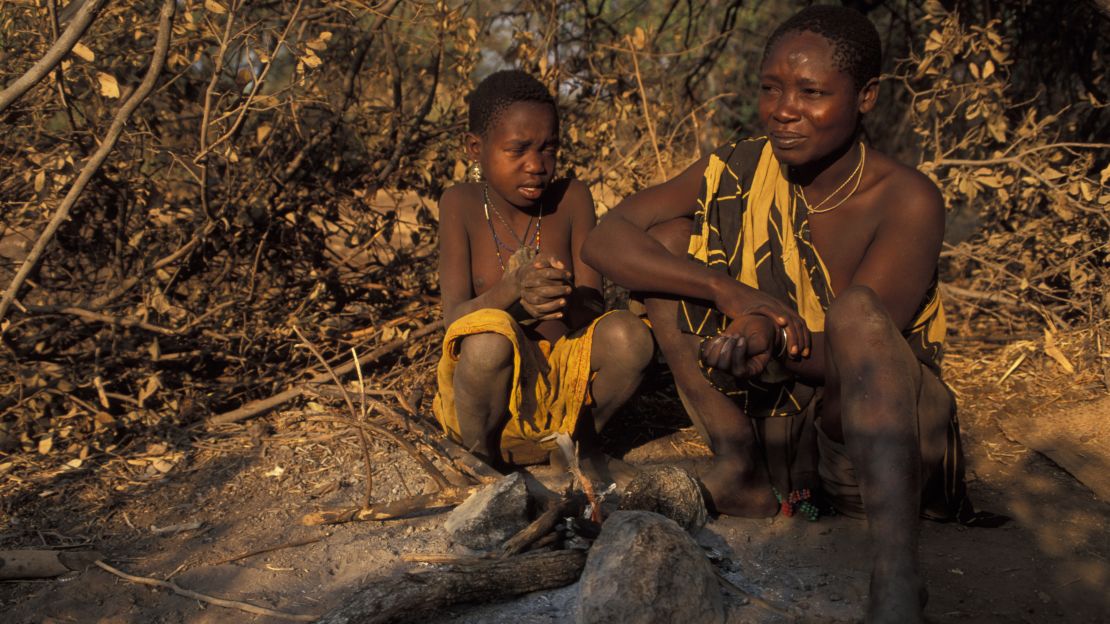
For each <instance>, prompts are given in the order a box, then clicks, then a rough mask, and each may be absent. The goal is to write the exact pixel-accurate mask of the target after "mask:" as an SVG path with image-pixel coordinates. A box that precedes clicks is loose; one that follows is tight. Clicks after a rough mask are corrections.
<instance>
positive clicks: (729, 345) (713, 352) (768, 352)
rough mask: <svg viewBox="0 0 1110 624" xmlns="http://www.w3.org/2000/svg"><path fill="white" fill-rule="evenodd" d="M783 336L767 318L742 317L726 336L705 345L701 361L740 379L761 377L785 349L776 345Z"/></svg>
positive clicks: (723, 334) (731, 326) (750, 315)
mask: <svg viewBox="0 0 1110 624" xmlns="http://www.w3.org/2000/svg"><path fill="white" fill-rule="evenodd" d="M781 333H782V332H781V330H780V329H779V328H778V326H777V325H775V323H774V321H772V320H771V319H770V318H769V317H767V316H763V315H761V314H749V315H747V316H743V317H740V318H738V319H736V320H734V321H733V322H732V323H730V324H729V326H728V327H727V328H725V331H724V332H723V333H721V334H719V335H717V336H714V337H713V338H707V339H706V340H703V341H702V345H701V353H700V355H701V360H702V362H703V363H704V364H705V365H706V366H710V367H712V368H716V369H719V370H722V371H725V372H728V373H731V374H732V375H733V376H734V377H736V378H738V379H747V378H749V377H758V376H759V375H761V374H762V373H763V369H764V368H766V366H767V363H768V362H770V361H771V358H772V357H773V356H774V354H775V353H777V352H778V351H777V350H778V349H779V348H781V346H782V345H781V344H776V343H777V342H779V341H778V340H776V338H778V337H779V334H781Z"/></svg>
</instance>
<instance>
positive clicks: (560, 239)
mask: <svg viewBox="0 0 1110 624" xmlns="http://www.w3.org/2000/svg"><path fill="white" fill-rule="evenodd" d="M469 122H470V131H469V132H468V133H467V134H466V137H465V150H466V154H467V157H468V158H469V159H471V161H472V162H474V163H475V164H476V165H477V167H476V168H478V169H480V180H478V181H472V182H468V183H465V184H459V185H457V186H453V187H451V188H449V189H447V190H446V191H445V192H444V193H443V197H442V198H441V199H440V204H439V208H440V222H439V245H440V265H439V277H440V290H441V292H442V301H443V314H444V320H445V322H446V324H447V326H448V328H447V335H446V336H445V337H444V340H443V355H442V357H441V359H440V362H439V367H438V382H439V392H438V394H437V395H436V398H435V404H434V409H435V414H436V418H437V419H438V420H439V422H440V424H441V425H442V426H443V428H444V431H445V432H446V433H447V434H448V435H449V436H451V437H452V438H454V439H456V440H458V441H460V442H461V443H462V444H463V445H464V446H465V447H467V448H468V449H470V450H472V451H473V452H474V453H475V454H477V455H479V456H481V457H482V458H483V459H485V460H486V461H488V462H489V463H490V464H491V465H493V466H495V467H498V468H501V469H504V468H506V467H507V465H522V464H531V463H537V462H540V461H542V460H543V459H545V458H546V457H547V456H548V454H549V453H551V452H552V451H553V450H554V449H555V448H556V447H555V443H554V441H553V440H552V439H550V436H551V435H552V434H556V433H566V434H568V435H571V436H573V437H575V439H576V440H578V441H579V442H580V443H581V450H582V454H583V457H582V463H583V469H585V470H587V471H588V472H589V471H592V473H593V474H592V475H591V476H592V477H594V478H598V477H602V478H610V477H612V476H615V475H613V473H612V470H614V469H615V466H612V465H610V464H607V463H606V462H605V461H604V456H602V455H601V454H600V453H599V452H598V451H597V446H596V441H595V439H594V436H595V435H596V433H597V432H598V431H600V430H601V428H602V427H604V426H605V423H606V422H607V420H608V419H609V417H610V416H612V415H613V413H614V412H615V411H616V410H617V408H618V407H620V405H621V404H623V403H624V402H625V401H626V400H627V399H628V398H629V397H630V396H631V395H632V392H633V391H634V390H635V389H636V386H637V385H638V384H639V382H640V379H641V377H642V376H643V370H644V367H645V366H646V365H647V363H648V361H649V360H650V358H651V355H652V350H653V343H652V338H651V335H650V333H649V331H648V330H647V328H646V327H645V326H644V324H643V322H642V321H640V320H639V319H638V318H637V317H636V316H634V315H632V314H631V313H629V312H627V311H612V312H609V313H606V314H603V313H602V311H603V309H604V302H603V299H602V296H601V292H600V291H601V276H600V275H599V274H598V273H597V271H595V270H593V269H592V268H590V267H589V266H587V265H585V264H583V263H582V260H581V258H580V257H579V251H580V250H581V248H582V242H583V241H584V240H585V238H586V235H587V234H588V233H589V232H590V230H592V229H593V228H594V225H595V223H596V216H595V213H594V207H593V200H592V198H591V197H590V193H589V190H588V189H587V188H586V186H585V185H584V184H582V183H581V182H579V181H577V180H566V179H561V180H556V179H555V156H556V153H557V151H558V148H559V119H558V115H557V112H556V109H555V100H554V98H553V97H552V96H551V94H550V93H549V92H548V91H547V89H546V88H545V87H544V86H543V85H542V84H541V83H540V82H539V81H538V80H536V79H535V78H533V77H532V76H530V75H528V74H526V73H524V72H521V71H515V70H510V71H500V72H497V73H495V74H493V75H491V76H489V77H488V78H486V79H485V80H483V81H482V82H481V83H480V84H479V85H478V87H477V89H475V91H474V93H472V94H471V97H470V114H469ZM474 168H475V167H474V166H472V169H474Z"/></svg>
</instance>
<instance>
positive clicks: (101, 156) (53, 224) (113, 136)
mask: <svg viewBox="0 0 1110 624" xmlns="http://www.w3.org/2000/svg"><path fill="white" fill-rule="evenodd" d="M88 4H96V5H99V2H95V1H91V2H89V3H88ZM176 6H177V5H176V3H175V2H174V0H165V2H163V3H162V11H161V13H160V14H159V18H158V35H157V38H156V40H155V44H154V54H153V56H152V57H151V60H150V67H149V68H148V69H147V72H146V76H144V77H143V81H142V83H141V84H139V88H138V89H136V90H135V92H134V93H132V94H131V97H129V98H127V101H126V102H124V103H123V106H121V107H120V109H119V110H118V111H117V112H116V116H115V118H113V119H112V125H111V127H109V128H108V132H107V133H105V135H104V138H103V139H102V140H101V142H100V147H98V148H97V150H96V152H94V153H93V155H92V157H91V158H89V160H88V162H86V163H85V166H84V167H82V168H81V174H80V175H79V176H77V181H75V182H74V183H73V186H71V187H70V188H69V192H68V193H66V196H65V199H63V200H62V203H61V204H59V205H58V208H57V210H55V211H54V216H53V217H51V219H50V222H49V223H48V224H47V225H46V229H44V230H43V231H42V234H40V235H39V238H38V240H37V241H35V246H34V247H32V248H31V251H30V252H29V253H28V254H27V259H26V260H24V261H23V265H22V266H21V267H19V271H18V272H16V274H15V277H14V278H12V283H11V284H10V285H9V286H8V290H7V291H5V292H4V297H3V299H2V300H0V319H3V318H4V315H5V314H7V312H8V308H9V307H11V305H12V301H14V300H15V297H16V295H17V294H18V292H19V288H20V287H21V286H22V285H23V282H24V280H26V279H27V276H28V275H30V274H31V270H32V269H34V268H35V265H36V264H37V263H38V261H39V258H40V257H41V256H42V254H43V252H44V251H45V250H46V246H47V245H48V244H50V241H51V240H52V239H53V238H54V233H55V232H57V231H58V228H59V227H61V225H62V223H63V222H64V221H65V220H66V219H67V218H68V217H69V211H70V209H72V208H73V205H74V204H75V203H77V199H78V198H79V197H80V196H81V192H82V191H84V190H85V186H86V185H87V184H88V183H89V180H91V179H92V177H93V175H94V174H95V173H96V172H97V170H98V169H100V165H102V164H104V160H105V159H106V158H108V154H109V153H110V152H111V151H112V149H113V148H114V147H115V146H116V141H118V140H119V136H120V134H121V133H122V132H123V127H124V126H125V125H126V124H127V120H128V119H129V118H130V117H131V114H132V113H134V112H135V109H136V108H138V107H139V104H141V103H142V101H143V100H144V99H146V96H147V95H148V94H150V92H151V90H152V89H154V83H155V82H156V81H157V79H158V74H160V73H162V65H163V64H164V63H165V61H166V52H167V51H168V50H169V46H170V26H171V24H172V23H173V14H174V10H175V8H176ZM82 10H84V7H82ZM89 19H91V17H90V18H89ZM76 22H77V20H74V23H76ZM86 25H87V24H86ZM70 28H73V25H72V24H71V25H70ZM66 32H67V33H68V32H69V29H66ZM77 36H79V35H77ZM64 39H65V36H64V35H63V39H61V40H59V41H62V40H64ZM76 41H77V39H76V37H75V38H74V39H73V42H71V43H70V47H72V45H73V43H76ZM67 50H68V49H67ZM47 71H49V68H47ZM3 108H4V106H3V102H2V101H0V110H3Z"/></svg>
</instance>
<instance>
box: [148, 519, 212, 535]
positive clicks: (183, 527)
mask: <svg viewBox="0 0 1110 624" xmlns="http://www.w3.org/2000/svg"><path fill="white" fill-rule="evenodd" d="M202 526H204V521H202V520H194V521H193V522H182V523H180V524H171V525H169V526H164V527H160V526H154V525H153V524H152V525H150V532H151V533H153V534H155V535H166V534H172V535H177V534H178V533H181V532H182V531H195V530H197V529H199V528H200V527H202Z"/></svg>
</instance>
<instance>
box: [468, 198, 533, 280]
mask: <svg viewBox="0 0 1110 624" xmlns="http://www.w3.org/2000/svg"><path fill="white" fill-rule="evenodd" d="M490 208H493V214H495V215H497V220H498V221H500V222H501V224H502V225H504V226H505V229H507V230H509V233H510V234H512V235H513V238H514V239H516V242H517V249H520V248H521V247H529V246H530V247H532V249H535V250H536V253H539V251H540V241H541V239H540V228H541V227H542V226H543V203H542V202H541V203H540V214H539V217H538V218H537V217H529V218H528V225H526V226H525V227H524V236H517V235H516V231H515V230H513V226H511V225H509V222H508V221H507V220H506V219H505V217H503V216H501V211H500V210H498V209H497V206H494V205H493V202H491V201H490V199H489V186H488V185H486V184H483V185H482V210H484V211H485V213H486V223H488V224H489V231H490V234H492V235H493V248H494V250H495V251H496V252H497V264H498V266H500V267H501V271H502V272H504V271H505V259H504V258H503V257H502V256H501V248H502V247H504V248H505V251H514V252H515V251H516V249H511V248H510V247H509V246H508V245H506V244H505V243H504V242H503V241H502V240H501V237H500V236H498V235H497V229H496V228H494V227H493V219H491V218H490V216H489V209H490ZM533 220H535V222H536V233H535V234H533V235H532V244H531V245H528V244H527V243H525V242H524V241H525V240H527V238H528V231H529V230H531V229H532V221H533Z"/></svg>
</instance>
